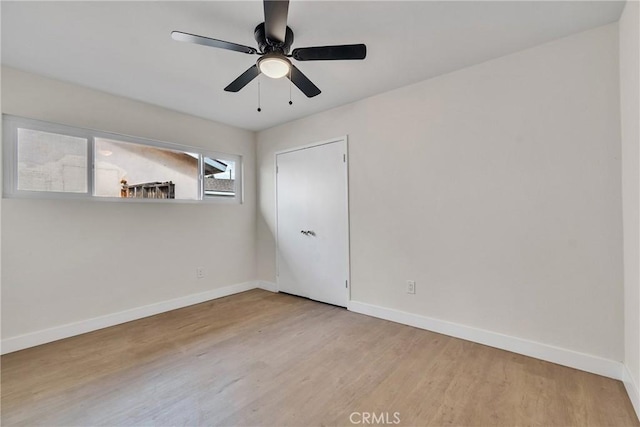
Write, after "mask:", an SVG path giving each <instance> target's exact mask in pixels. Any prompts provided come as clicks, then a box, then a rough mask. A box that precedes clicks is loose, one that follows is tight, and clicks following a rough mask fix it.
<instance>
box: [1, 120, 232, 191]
mask: <svg viewBox="0 0 640 427" xmlns="http://www.w3.org/2000/svg"><path fill="white" fill-rule="evenodd" d="M3 120H4V130H5V138H4V140H5V168H4V169H5V194H6V195H9V196H17V197H43V196H46V195H49V197H51V196H52V195H54V194H55V197H85V198H86V197H89V198H92V197H95V198H100V199H103V200H104V199H106V200H114V199H156V200H157V199H163V200H167V199H168V200H183V201H212V200H213V201H226V202H237V203H240V202H241V179H240V178H241V176H242V175H241V167H242V159H241V157H240V156H238V155H228V154H219V153H211V152H205V151H203V150H199V149H196V148H192V147H183V146H179V145H177V144H170V143H165V142H159V141H150V140H144V139H141V138H135V137H128V136H124V135H115V134H109V133H106V132H99V131H92V130H87V129H79V128H73V127H69V126H62V125H55V124H52V123H46V122H40V121H37V120H30V119H24V118H19V117H13V116H3Z"/></svg>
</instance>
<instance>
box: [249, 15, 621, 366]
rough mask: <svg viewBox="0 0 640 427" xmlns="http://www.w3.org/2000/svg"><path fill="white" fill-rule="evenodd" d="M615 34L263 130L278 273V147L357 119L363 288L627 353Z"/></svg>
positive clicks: (382, 298) (467, 321)
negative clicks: (411, 287) (408, 284)
mask: <svg viewBox="0 0 640 427" xmlns="http://www.w3.org/2000/svg"><path fill="white" fill-rule="evenodd" d="M617 36H618V28H617V24H612V25H608V26H605V27H601V28H597V29H593V30H590V31H587V32H584V33H580V34H577V35H573V36H570V37H567V38H564V39H560V40H557V41H554V42H552V43H549V44H545V45H541V46H538V47H535V48H532V49H528V50H525V51H522V52H519V53H516V54H512V55H509V56H505V57H502V58H499V59H496V60H492V61H489V62H486V63H483V64H479V65H476V66H473V67H469V68H466V69H463V70H460V71H456V72H453V73H450V74H447V75H443V76H440V77H437V78H434V79H430V80H427V81H424V82H421V83H418V84H415V85H412V86H408V87H404V88H400V89H397V90H394V91H391V92H388V93H385V94H381V95H378V96H375V97H372V98H368V99H365V100H362V101H359V102H356V103H353V104H349V105H346V106H343V107H340V108H336V109H333V110H330V111H327V112H323V113H320V114H316V115H313V116H310V117H308V118H305V119H301V120H298V121H295V122H292V123H288V124H285V125H282V126H278V127H275V128H272V129H269V130H266V131H262V132H260V133H259V134H258V146H257V149H258V187H259V191H258V194H259V214H258V215H259V218H258V251H259V260H258V274H259V277H260V278H261V279H263V280H269V281H275V263H274V259H275V245H274V237H273V233H274V229H275V228H274V227H275V224H274V220H275V206H274V200H275V198H274V170H273V162H274V160H273V159H274V152H275V151H277V150H281V149H284V148H286V147H292V146H299V145H304V144H308V143H311V142H314V141H319V140H324V139H328V138H331V137H335V136H339V135H345V134H348V136H349V167H350V170H349V172H350V176H349V179H350V215H351V216H350V221H351V274H352V277H351V279H352V280H351V281H352V287H351V292H352V299H353V300H356V301H359V302H364V303H368V304H373V305H377V306H383V307H388V308H391V309H397V310H402V311H405V312H409V313H416V314H421V315H425V316H430V317H433V318H437V319H443V320H447V321H451V322H456V323H459V324H463V325H472V326H474V327H476V328H482V329H486V330H489V331H495V332H499V333H502V334H507V335H511V336H515V337H520V338H524V339H528V340H533V341H538V342H541V343H545V344H550V345H555V346H558V347H563V348H565V349H571V350H575V351H578V352H584V353H587V354H591V355H595V356H600V357H603V358H606V359H610V360H617V361H622V358H623V311H622V308H623V295H622V291H623V287H622V286H623V285H622V228H621V221H620V218H621V214H622V213H621V189H620V173H621V170H620V142H619V141H620V123H619V105H620V104H619V88H618V78H619V75H618V44H617V43H618V38H617ZM340 84H343V83H342V82H336V85H337V86H336V88H337V87H338V86H339V85H340ZM336 88H333V89H332V90H337V89H336ZM326 90H330V88H327V89H326ZM408 279H413V280H416V282H417V292H416V295H408V294H406V293H405V281H406V280H408Z"/></svg>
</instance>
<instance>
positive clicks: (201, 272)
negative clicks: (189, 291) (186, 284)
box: [196, 267, 204, 279]
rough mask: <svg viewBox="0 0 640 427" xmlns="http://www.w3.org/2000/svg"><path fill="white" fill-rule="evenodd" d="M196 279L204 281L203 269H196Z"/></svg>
mask: <svg viewBox="0 0 640 427" xmlns="http://www.w3.org/2000/svg"><path fill="white" fill-rule="evenodd" d="M196 277H197V278H198V279H204V268H202V267H198V268H196Z"/></svg>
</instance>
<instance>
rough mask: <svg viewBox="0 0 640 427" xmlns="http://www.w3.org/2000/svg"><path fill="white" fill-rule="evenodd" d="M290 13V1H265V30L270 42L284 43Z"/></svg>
mask: <svg viewBox="0 0 640 427" xmlns="http://www.w3.org/2000/svg"><path fill="white" fill-rule="evenodd" d="M288 12H289V0H264V30H265V34H266V36H267V40H268V41H271V42H273V43H284V39H285V36H286V35H287V14H288Z"/></svg>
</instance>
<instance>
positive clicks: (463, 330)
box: [348, 301, 624, 380]
mask: <svg viewBox="0 0 640 427" xmlns="http://www.w3.org/2000/svg"><path fill="white" fill-rule="evenodd" d="M348 309H349V310H350V311H353V312H356V313H361V314H366V315H368V316H373V317H378V318H380V319H385V320H390V321H392V322H396V323H402V324H405V325H409V326H414V327H416V328H420V329H426V330H429V331H433V332H438V333H440V334H444V335H449V336H452V337H456V338H461V339H464V340H467V341H473V342H476V343H480V344H484V345H488V346H490V347H495V348H499V349H502V350H507V351H511V352H513V353H518V354H523V355H525V356H530V357H535V358H536V359H541V360H546V361H548V362H552V363H557V364H558V365H563V366H568V367H570V368H575V369H579V370H581V371H586V372H591V373H594V374H598V375H602V376H605V377H609V378H613V379H616V380H622V378H623V370H624V365H623V364H622V363H621V362H616V361H614V360H609V359H604V358H601V357H598V356H592V355H590V354H585V353H580V352H577V351H573V350H567V349H565V348H560V347H555V346H552V345H547V344H542V343H539V342H535V341H529V340H525V339H522V338H516V337H513V336H510V335H504V334H500V333H497V332H491V331H486V330H484V329H478V328H473V327H471V326H465V325H460V324H457V323H453V322H447V321H444V320H439V319H434V318H431V317H426V316H421V315H418V314H412V313H407V312H404V311H399V310H393V309H389V308H384V307H380V306H376V305H371V304H366V303H362V302H358V301H350V302H349V306H348Z"/></svg>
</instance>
